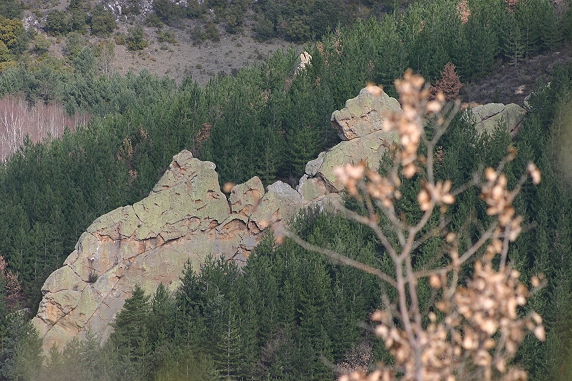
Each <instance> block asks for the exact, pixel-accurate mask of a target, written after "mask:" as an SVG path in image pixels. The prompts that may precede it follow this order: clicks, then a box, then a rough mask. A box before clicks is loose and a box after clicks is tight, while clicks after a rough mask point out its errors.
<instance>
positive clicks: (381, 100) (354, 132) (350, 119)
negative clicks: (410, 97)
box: [332, 89, 401, 140]
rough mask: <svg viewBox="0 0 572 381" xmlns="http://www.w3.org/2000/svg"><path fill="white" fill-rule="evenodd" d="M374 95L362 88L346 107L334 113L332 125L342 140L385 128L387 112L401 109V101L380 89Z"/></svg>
mask: <svg viewBox="0 0 572 381" xmlns="http://www.w3.org/2000/svg"><path fill="white" fill-rule="evenodd" d="M379 91H380V93H381V95H379V96H378V95H374V94H372V93H371V91H368V90H367V89H362V90H361V91H360V93H359V95H358V96H357V97H355V98H352V99H349V100H347V101H346V107H344V108H343V109H341V110H339V111H334V113H333V114H332V126H333V127H334V128H335V129H336V130H337V131H338V135H339V137H340V139H342V140H352V139H356V138H360V137H363V136H366V135H368V134H371V133H372V132H374V131H379V130H381V129H383V120H384V119H385V115H386V113H387V112H390V111H396V110H399V109H401V107H400V106H399V102H398V101H397V100H396V99H395V98H391V97H390V96H389V95H387V94H386V93H385V92H384V91H382V90H381V89H379Z"/></svg>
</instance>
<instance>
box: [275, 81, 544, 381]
mask: <svg viewBox="0 0 572 381" xmlns="http://www.w3.org/2000/svg"><path fill="white" fill-rule="evenodd" d="M395 85H396V89H397V90H398V92H399V94H400V103H401V106H402V110H401V111H398V112H394V113H391V114H389V115H387V117H386V119H385V122H384V129H385V130H387V131H389V130H396V131H397V132H398V133H399V137H400V140H399V144H398V145H396V146H395V147H393V148H394V149H393V150H392V152H393V153H392V159H393V160H392V165H391V167H390V168H387V175H381V174H380V173H378V172H374V171H371V170H368V169H367V168H365V166H364V165H363V164H360V165H351V164H347V165H346V166H345V167H339V168H337V169H336V172H337V176H338V179H340V180H341V181H342V182H343V184H344V185H345V188H346V190H347V192H348V194H349V195H350V196H351V197H354V198H355V199H357V200H358V201H359V202H361V203H362V204H363V205H364V206H365V208H364V210H366V212H365V213H363V214H360V213H357V212H356V211H353V210H350V209H347V208H346V207H344V206H343V205H341V204H338V205H336V208H337V210H338V211H339V212H340V213H342V214H343V215H344V216H346V217H347V218H350V219H352V220H354V221H357V222H359V223H361V224H363V225H365V226H368V227H369V228H371V229H372V231H373V232H374V233H375V236H376V237H377V239H378V240H379V241H380V243H381V244H382V245H383V247H384V248H385V252H386V255H388V256H389V257H390V258H391V260H392V263H393V265H394V266H393V267H394V269H393V271H392V272H383V271H382V269H380V268H376V267H373V266H370V265H367V264H365V263H361V262H358V261H355V260H353V259H351V258H348V257H346V256H344V255H343V254H340V253H337V252H335V251H332V250H329V249H325V248H322V247H319V246H316V245H312V244H310V243H308V242H306V241H304V240H302V239H301V238H300V237H298V236H297V235H295V234H294V233H292V232H290V231H285V232H284V235H285V236H287V237H290V238H291V239H293V240H294V241H295V242H297V243H298V244H300V245H301V246H303V247H304V248H306V249H308V250H312V251H315V252H318V253H322V254H324V255H326V256H328V257H329V258H330V259H332V260H334V261H336V262H339V263H342V264H345V265H349V266H353V267H356V268H358V269H360V270H362V271H365V272H367V273H370V274H373V275H375V276H377V277H378V278H380V279H381V280H382V281H383V282H384V283H385V284H386V285H387V286H389V287H393V288H394V289H395V291H396V295H397V300H391V299H390V297H389V293H388V292H386V291H382V301H383V308H382V309H380V310H378V311H375V312H374V313H373V314H372V316H371V319H372V321H373V322H374V323H375V324H376V326H375V327H374V331H375V333H376V335H377V336H378V337H380V338H381V339H383V340H384V342H385V346H386V348H387V349H388V350H389V352H390V353H391V354H392V355H393V357H394V363H393V364H392V365H387V364H377V365H376V366H375V368H374V369H370V370H369V371H364V370H356V371H353V372H352V373H350V374H346V375H343V376H341V377H340V380H341V381H358V380H359V381H362V380H363V381H365V380H367V381H374V380H383V381H389V380H398V379H399V380H407V381H409V380H411V381H413V380H415V381H438V380H439V381H441V380H446V381H453V380H459V381H461V380H462V381H467V380H491V379H502V380H512V381H515V380H525V379H526V373H525V372H524V371H523V370H522V369H519V368H518V367H516V366H514V365H511V362H510V361H511V359H513V358H514V356H515V353H516V351H517V348H518V347H519V345H520V344H521V343H522V341H523V339H524V337H525V335H526V334H527V332H528V331H532V332H533V333H534V334H535V335H536V337H537V338H538V339H539V340H544V338H545V332H544V326H543V325H542V319H541V317H540V316H539V315H538V314H536V313H535V312H530V313H528V314H526V315H525V316H521V315H520V314H519V313H518V308H519V307H521V306H523V305H525V303H526V301H527V298H528V297H529V296H530V295H531V291H529V289H528V288H527V287H526V286H525V285H524V284H522V283H521V282H520V281H519V276H520V274H519V272H518V271H517V270H515V269H513V268H512V266H511V264H510V262H509V261H508V258H507V255H508V247H509V244H510V242H513V241H514V240H515V239H516V238H517V236H518V235H519V234H520V232H521V226H520V225H521V222H522V217H521V216H516V213H515V209H514V207H513V206H512V202H513V200H514V198H515V197H516V195H517V194H518V193H519V192H520V189H521V187H522V185H523V184H524V182H525V181H526V180H527V178H528V176H530V177H531V178H532V181H533V183H534V184H538V183H539V181H540V172H539V170H538V169H537V168H536V166H535V165H534V164H533V163H529V164H528V167H527V169H526V173H524V174H523V176H522V177H521V178H520V179H519V181H518V183H517V185H516V187H515V188H514V189H512V190H510V189H508V188H507V178H506V176H505V175H504V174H503V173H502V171H503V168H504V166H505V164H506V163H507V162H508V161H511V160H513V159H514V157H515V154H516V152H515V151H514V149H509V152H508V155H507V157H506V158H505V159H504V160H503V161H502V162H501V163H500V164H499V165H498V167H497V168H496V169H493V168H486V169H485V170H484V177H483V176H481V175H480V174H475V175H474V176H473V178H472V180H471V181H470V182H469V183H467V184H464V185H462V186H460V187H458V188H455V189H453V187H452V183H451V181H449V180H445V181H443V180H437V179H436V178H435V175H434V163H435V161H436V160H437V157H438V150H439V146H438V141H439V139H440V137H441V136H442V134H443V133H444V132H445V130H446V128H447V126H448V125H449V124H450V121H451V119H452V117H453V115H454V114H455V113H456V111H457V110H458V102H457V103H455V104H454V105H453V104H452V103H449V104H448V105H445V96H444V95H443V93H438V94H437V96H436V98H435V99H434V100H430V90H429V88H428V86H427V85H426V84H425V81H424V79H423V78H422V77H420V76H418V75H415V74H413V73H412V72H411V71H408V72H406V73H405V76H404V78H403V79H398V80H396V82H395ZM368 90H369V91H370V93H372V94H375V95H381V91H382V90H381V89H380V88H378V87H375V86H370V87H368ZM426 125H427V126H429V127H427V128H428V129H429V128H430V129H431V130H432V131H431V133H426V130H425V126H426ZM420 145H424V146H425V149H426V157H425V156H422V155H421V154H420V153H419V147H420ZM414 176H418V177H420V178H421V179H422V180H421V182H420V184H421V187H420V189H418V194H417V202H418V207H419V209H420V211H421V214H420V216H421V217H420V218H419V219H418V220H416V221H413V222H411V221H410V219H408V218H411V216H409V217H408V218H406V217H405V216H402V215H400V214H399V212H398V211H397V209H396V207H395V201H396V200H397V199H400V198H401V197H402V194H401V191H400V188H401V187H402V184H401V182H402V181H404V182H406V181H411V180H412V178H413V177H414ZM470 187H478V188H480V191H481V199H483V200H484V202H485V203H486V206H487V214H488V215H489V216H492V217H494V218H493V222H491V223H490V224H489V225H488V226H486V223H485V222H484V221H479V223H478V226H480V227H481V234H480V236H478V237H477V238H473V239H471V237H461V235H460V234H459V233H458V232H457V233H456V232H453V231H451V230H450V220H449V218H448V217H447V215H446V210H447V208H448V207H449V206H450V205H452V204H454V203H455V201H456V198H457V196H458V195H459V194H460V193H462V192H464V191H465V190H467V189H468V188H470ZM435 215H437V220H438V221H439V223H438V225H437V226H436V227H432V225H429V222H430V220H435V218H434V216H435ZM381 220H383V221H389V222H388V223H387V225H388V226H381V225H380V221H381ZM475 222H476V221H475ZM434 237H440V238H441V242H442V252H443V257H442V258H440V260H439V261H435V262H437V263H439V264H438V265H437V264H433V265H432V266H429V265H427V266H426V267H424V268H421V269H419V268H415V266H414V263H413V253H414V251H415V250H417V249H419V248H420V247H421V246H422V245H423V244H424V243H426V242H427V241H428V240H429V239H431V238H434ZM461 238H462V241H461ZM467 241H468V243H467ZM462 247H464V248H465V249H464V250H461V248H462ZM469 262H471V263H473V270H472V272H471V273H472V275H471V277H470V279H468V280H466V281H463V280H462V279H460V277H461V271H462V269H463V268H464V267H465V268H466V266H468V263H469ZM422 283H425V284H426V285H427V283H428V284H429V286H430V287H431V288H432V289H433V293H434V298H433V303H432V304H431V306H430V308H428V309H426V308H422V306H421V303H420V300H419V299H420V297H419V295H420V287H421V284H422ZM531 283H532V287H533V288H538V287H540V286H541V284H542V283H543V280H542V278H541V277H534V278H532V280H531ZM425 287H427V286H425Z"/></svg>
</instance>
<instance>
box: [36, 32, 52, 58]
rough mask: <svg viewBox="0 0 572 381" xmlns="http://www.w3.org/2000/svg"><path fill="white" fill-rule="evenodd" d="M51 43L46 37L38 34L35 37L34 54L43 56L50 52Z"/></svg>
mask: <svg viewBox="0 0 572 381" xmlns="http://www.w3.org/2000/svg"><path fill="white" fill-rule="evenodd" d="M50 45H51V42H50V40H48V38H47V37H46V35H44V34H40V33H38V34H37V35H36V36H35V37H34V53H36V54H38V55H42V54H45V53H47V52H48V50H49V49H50Z"/></svg>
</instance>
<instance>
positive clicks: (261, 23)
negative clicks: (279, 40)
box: [254, 16, 274, 41]
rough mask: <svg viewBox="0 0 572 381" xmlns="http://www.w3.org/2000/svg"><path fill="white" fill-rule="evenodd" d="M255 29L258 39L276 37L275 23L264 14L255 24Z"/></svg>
mask: <svg viewBox="0 0 572 381" xmlns="http://www.w3.org/2000/svg"><path fill="white" fill-rule="evenodd" d="M254 31H255V32H256V37H257V38H258V39H260V40H262V41H264V40H268V39H270V38H272V37H274V24H273V23H272V21H270V20H268V19H267V18H266V17H264V16H262V17H259V18H258V21H257V22H256V25H255V26H254Z"/></svg>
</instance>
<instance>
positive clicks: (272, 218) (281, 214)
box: [249, 181, 305, 231]
mask: <svg viewBox="0 0 572 381" xmlns="http://www.w3.org/2000/svg"><path fill="white" fill-rule="evenodd" d="M304 203H305V202H304V199H303V198H302V196H301V195H300V193H298V192H297V191H296V190H294V189H292V187H291V186H290V185H288V184H286V183H283V182H282V181H277V182H275V183H274V184H272V185H269V186H268V188H267V189H266V194H265V195H264V197H262V199H261V200H260V203H259V204H258V208H256V210H255V211H254V213H252V215H251V216H250V221H249V227H250V228H251V229H253V230H255V231H256V230H257V229H260V230H264V229H266V228H268V227H269V226H271V225H273V224H274V223H276V222H281V221H286V220H288V219H289V218H290V217H292V216H294V215H295V214H296V213H298V211H299V210H300V209H301V208H302V206H303V204H304Z"/></svg>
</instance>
